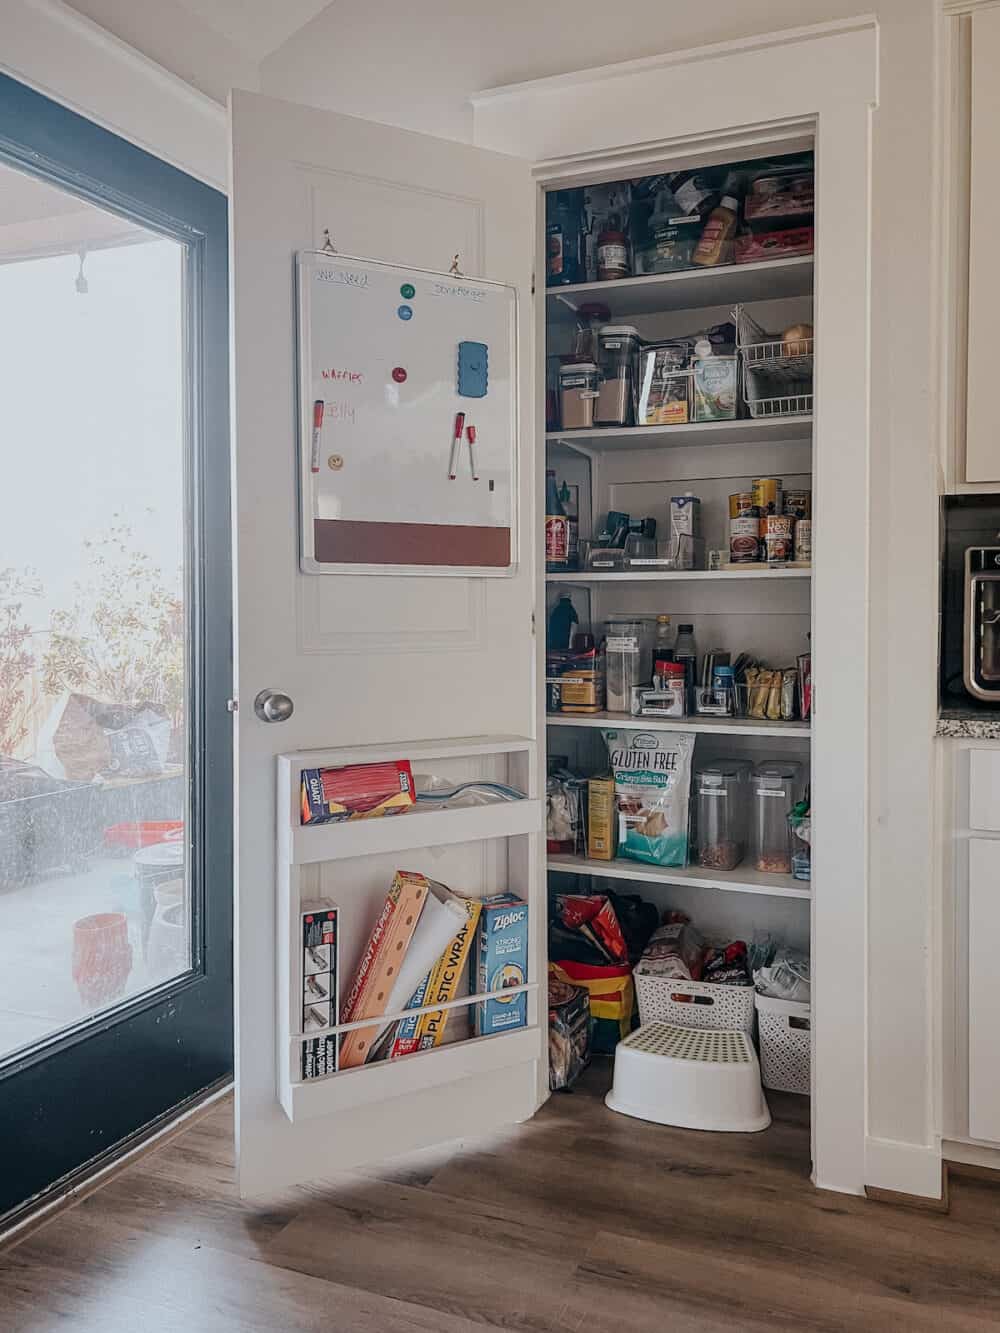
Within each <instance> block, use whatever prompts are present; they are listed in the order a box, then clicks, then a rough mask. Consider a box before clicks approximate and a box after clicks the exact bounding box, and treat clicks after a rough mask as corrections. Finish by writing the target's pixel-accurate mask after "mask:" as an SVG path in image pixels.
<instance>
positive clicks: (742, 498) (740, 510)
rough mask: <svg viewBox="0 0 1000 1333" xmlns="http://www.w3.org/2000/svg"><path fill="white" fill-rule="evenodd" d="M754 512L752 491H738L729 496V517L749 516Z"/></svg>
mask: <svg viewBox="0 0 1000 1333" xmlns="http://www.w3.org/2000/svg"><path fill="white" fill-rule="evenodd" d="M753 512H754V508H753V494H752V492H750V491H738V492H737V493H736V494H735V495H731V496H730V497H729V517H730V518H749V517H750V515H751V514H752V513H753Z"/></svg>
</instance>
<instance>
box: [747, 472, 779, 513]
mask: <svg viewBox="0 0 1000 1333" xmlns="http://www.w3.org/2000/svg"><path fill="white" fill-rule="evenodd" d="M782 489H783V485H782V481H781V478H780V477H755V478H754V480H753V481H752V482H751V503H752V504H753V506H754V508H755V509H756V510H757V513H758V514H760V516H761V518H766V517H767V515H768V514H780V513H781V503H782V502H781V494H782Z"/></svg>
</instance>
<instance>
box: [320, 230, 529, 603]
mask: <svg viewBox="0 0 1000 1333" xmlns="http://www.w3.org/2000/svg"><path fill="white" fill-rule="evenodd" d="M311 259H325V260H343V261H347V262H350V263H358V264H367V265H370V266H371V267H372V268H379V269H385V270H386V271H387V272H390V273H400V274H403V275H410V274H414V273H416V274H419V275H420V276H421V277H427V278H444V279H446V280H450V281H452V282H454V281H455V278H456V277H459V278H460V279H461V281H462V282H466V283H475V284H477V285H478V286H481V287H491V288H495V289H496V290H497V291H503V292H509V293H510V294H511V295H512V296H513V298H514V300H513V305H512V307H511V317H510V318H511V324H512V327H511V330H510V334H511V387H512V393H513V398H512V404H511V423H510V427H511V429H510V449H509V452H510V497H511V505H510V564H509V565H505V566H502V567H498V566H485V565H397V564H386V565H372V564H364V565H362V564H357V565H355V564H345V563H343V562H336V563H334V562H326V561H319V560H317V559H316V549H315V537H314V531H313V516H312V475H313V474H312V470H311V450H312V396H313V394H312V383H311V366H312V330H311V327H310V322H309V283H307V282H304V281H303V279H302V275H303V272H305V271H309V270H308V261H309V260H311ZM294 300H295V328H296V349H295V350H296V361H297V367H296V385H297V389H298V470H299V479H298V480H299V484H298V495H299V568H300V569H301V571H302V573H303V574H383V575H384V574H402V575H405V576H408V577H412V576H425V577H432V578H441V577H448V578H512V577H513V576H514V575H515V574H516V573H517V571H518V567H519V563H520V523H519V521H518V520H519V510H520V468H519V466H518V463H519V456H520V445H521V440H520V422H521V348H520V338H519V335H518V326H519V323H520V301H519V295H518V290H517V288H516V287H515V286H513V285H512V284H510V283H505V282H493V281H491V280H490V279H488V278H474V277H469V276H468V275H467V274H465V273H462V274H460V275H456V274H454V273H446V272H443V271H441V270H438V269H426V268H418V267H417V266H415V265H413V264H395V263H388V262H386V261H385V260H381V259H370V258H368V257H367V256H365V255H349V254H341V253H340V252H339V251H329V250H297V251H296V252H295V261H294Z"/></svg>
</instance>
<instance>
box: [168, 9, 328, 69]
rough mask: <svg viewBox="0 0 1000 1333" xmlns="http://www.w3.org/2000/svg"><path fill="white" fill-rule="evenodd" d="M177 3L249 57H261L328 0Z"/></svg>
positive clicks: (302, 25) (278, 44) (276, 46)
mask: <svg viewBox="0 0 1000 1333" xmlns="http://www.w3.org/2000/svg"><path fill="white" fill-rule="evenodd" d="M181 3H182V4H183V6H184V8H185V9H187V10H190V12H191V13H192V14H195V15H196V16H197V17H198V18H200V19H201V21H202V22H203V23H207V24H208V26H209V27H210V28H214V29H215V31H216V32H218V33H220V34H221V35H222V36H223V37H225V38H227V40H228V41H230V42H232V43H233V45H234V46H237V47H239V48H240V49H241V50H243V51H244V52H245V53H246V54H247V55H248V56H250V57H252V59H254V60H263V59H264V57H265V56H267V55H270V54H271V52H272V51H276V50H277V49H278V47H279V46H281V45H282V43H283V42H286V41H287V40H288V38H289V37H291V36H292V34H293V33H296V32H298V30H299V29H300V28H303V27H305V25H306V24H307V23H309V22H310V21H311V20H312V19H314V18H315V17H316V15H317V14H319V13H321V12H322V11H323V10H324V9H326V8H328V6H329V4H330V0H181Z"/></svg>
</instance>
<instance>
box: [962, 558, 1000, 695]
mask: <svg viewBox="0 0 1000 1333" xmlns="http://www.w3.org/2000/svg"><path fill="white" fill-rule="evenodd" d="M963 681H964V684H965V688H966V689H967V690H968V692H969V693H970V694H971V695H972V696H973V697H974V698H976V699H982V700H983V701H984V702H986V703H994V704H996V703H1000V546H970V547H969V548H968V549H967V550H966V552H965V608H964V617H963Z"/></svg>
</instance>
